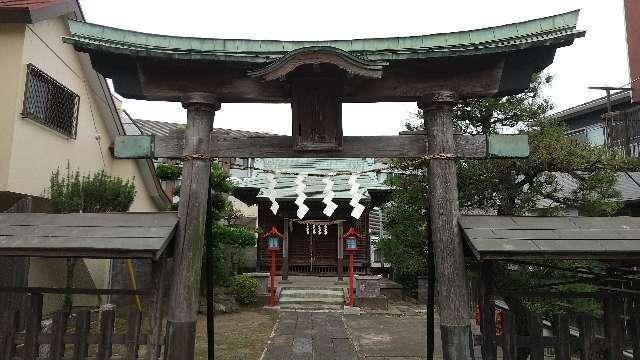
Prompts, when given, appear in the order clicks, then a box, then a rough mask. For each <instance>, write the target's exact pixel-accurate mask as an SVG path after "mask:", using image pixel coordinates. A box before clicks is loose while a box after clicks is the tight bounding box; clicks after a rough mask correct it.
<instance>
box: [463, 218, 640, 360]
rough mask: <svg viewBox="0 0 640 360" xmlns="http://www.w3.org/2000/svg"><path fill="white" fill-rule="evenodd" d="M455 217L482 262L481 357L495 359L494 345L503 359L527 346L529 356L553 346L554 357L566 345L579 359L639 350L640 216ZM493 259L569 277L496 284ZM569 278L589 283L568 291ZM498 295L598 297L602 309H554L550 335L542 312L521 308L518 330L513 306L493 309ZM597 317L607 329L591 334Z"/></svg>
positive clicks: (562, 355) (562, 301) (565, 354)
mask: <svg viewBox="0 0 640 360" xmlns="http://www.w3.org/2000/svg"><path fill="white" fill-rule="evenodd" d="M459 224H460V228H461V231H462V233H463V237H464V239H465V241H466V245H467V246H468V248H469V249H470V250H471V251H472V252H473V254H474V255H475V257H476V258H477V259H478V260H479V262H480V284H479V289H478V292H477V294H476V296H477V304H478V308H477V313H476V314H477V315H476V320H477V321H478V322H479V324H480V328H481V332H482V354H483V358H485V359H486V358H490V359H495V358H496V357H495V356H496V354H497V346H500V347H501V348H502V354H503V358H504V359H505V360H512V359H513V360H515V359H516V358H517V357H516V354H518V353H520V351H521V350H524V349H527V350H528V351H529V352H530V353H531V355H532V357H531V358H537V359H542V358H543V356H542V355H541V354H543V353H544V349H545V347H549V346H553V347H554V348H555V352H556V358H557V359H568V358H569V357H570V356H569V355H570V354H571V353H576V352H580V354H581V355H580V358H581V359H600V358H608V359H620V360H621V359H623V356H624V357H627V358H630V357H633V355H630V354H632V353H634V354H636V356H637V354H638V352H640V347H638V346H637V344H639V343H640V333H638V331H636V330H637V328H638V325H639V324H640V312H639V311H638V310H639V307H638V304H639V302H638V299H640V291H638V288H637V285H636V284H637V279H638V276H639V275H640V273H639V272H638V270H637V261H638V259H640V241H638V240H640V218H635V217H580V216H571V217H532V216H520V217H516V216H461V217H460V219H459ZM549 260H600V261H602V262H603V263H604V264H605V265H606V267H607V268H606V269H605V270H602V269H599V268H591V267H589V266H588V265H587V264H585V265H584V266H583V267H580V268H575V267H571V266H568V265H567V264H566V263H564V262H562V261H554V262H549ZM496 262H501V263H505V264H506V265H508V266H507V267H506V268H510V269H530V270H532V269H534V268H538V269H543V270H545V271H555V272H558V273H563V274H568V275H571V274H573V278H574V279H571V280H568V281H567V280H566V279H565V280H563V281H557V280H556V281H554V280H553V279H548V281H546V283H545V282H544V281H543V282H542V284H540V283H537V282H536V283H534V284H527V285H526V286H524V287H522V288H516V287H514V286H515V284H513V285H501V286H497V284H496V274H497V267H496ZM541 280H544V279H541ZM567 285H588V286H587V287H583V286H579V287H577V289H580V290H579V291H568V290H565V289H564V288H563V286H567ZM569 289H571V288H570V287H569ZM500 299H512V301H516V302H517V301H523V302H531V301H532V300H534V301H536V300H537V301H539V300H543V299H547V300H549V299H553V300H554V301H555V302H557V304H558V305H559V306H563V305H566V302H567V300H572V299H573V300H575V299H583V300H584V299H592V301H594V302H595V303H596V304H598V303H600V305H601V309H602V313H603V315H604V316H603V318H602V319H598V318H595V317H594V316H593V315H592V314H591V313H586V314H581V313H575V314H572V313H569V312H568V311H566V310H565V311H563V313H561V314H556V315H554V320H553V322H554V330H553V336H546V335H543V331H542V329H543V327H544V326H545V325H544V322H543V321H542V320H543V319H542V318H541V315H539V314H536V313H534V312H531V313H530V314H528V315H527V316H526V321H527V322H528V324H527V326H528V329H529V334H528V335H527V336H526V337H523V336H521V335H522V334H521V333H520V330H517V327H516V325H515V324H516V311H515V310H510V309H505V308H502V309H501V310H499V311H498V312H496V304H495V303H494V302H495V301H496V300H500ZM513 299H518V300H513ZM509 306H511V305H509ZM521 317H522V314H521ZM573 320H576V321H573ZM517 321H523V319H518V320H517ZM598 323H602V325H603V328H604V337H603V336H601V334H599V333H598V334H597V335H598V336H596V330H594V329H596V328H597V326H596V325H597V324H598ZM497 324H499V328H500V329H501V330H500V333H499V334H496V329H497V328H496V325H497ZM575 324H577V327H576V325H575ZM572 338H574V339H572ZM516 339H517V341H516ZM524 339H526V340H524ZM627 344H633V345H632V346H629V345H627ZM630 350H632V351H633V352H632V353H631V351H630ZM541 356H542V357H541ZM633 358H634V359H635V358H636V357H633Z"/></svg>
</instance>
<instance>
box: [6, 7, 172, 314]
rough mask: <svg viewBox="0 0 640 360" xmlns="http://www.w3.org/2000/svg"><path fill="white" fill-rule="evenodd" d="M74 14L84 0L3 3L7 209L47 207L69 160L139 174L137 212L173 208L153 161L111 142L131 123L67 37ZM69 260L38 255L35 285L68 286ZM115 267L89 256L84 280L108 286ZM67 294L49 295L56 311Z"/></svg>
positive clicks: (87, 167) (74, 166)
mask: <svg viewBox="0 0 640 360" xmlns="http://www.w3.org/2000/svg"><path fill="white" fill-rule="evenodd" d="M68 18H72V19H77V20H84V18H83V15H82V11H81V9H80V6H79V3H78V2H77V1H71V0H38V1H29V0H14V1H0V46H1V48H2V51H1V52H0V79H2V86H1V87H0V212H2V211H5V210H6V209H8V208H10V207H11V206H13V204H15V203H16V202H17V201H19V200H20V199H22V198H25V197H33V198H34V201H33V204H34V207H33V211H39V212H41V211H47V199H46V194H45V189H46V188H47V187H48V186H49V177H50V175H51V173H52V172H53V171H55V170H56V169H61V170H64V169H66V168H67V166H69V168H70V170H71V171H75V170H79V171H80V172H81V173H82V174H87V173H95V172H97V171H101V170H104V171H105V172H106V173H108V174H110V175H115V176H120V177H122V178H129V179H134V182H135V186H136V189H137V194H136V197H135V200H134V202H133V205H132V207H131V211H158V210H165V209H167V208H168V207H169V206H170V201H169V199H168V198H167V196H165V194H164V192H163V191H162V188H161V185H160V183H159V182H158V180H157V178H156V176H155V168H154V165H153V163H152V162H151V161H147V160H116V159H114V158H113V156H112V155H111V150H110V146H111V144H112V143H113V141H114V139H115V137H116V136H117V135H124V134H125V129H124V127H123V125H122V123H121V121H120V116H119V113H118V110H117V108H116V104H115V103H114V100H113V98H112V96H111V92H110V90H109V87H108V86H107V83H106V82H105V79H104V78H103V77H102V76H101V75H99V74H98V73H96V72H95V71H94V70H93V68H92V66H91V62H90V60H89V58H88V56H86V55H85V54H81V53H78V52H76V51H75V50H74V49H73V46H71V45H68V44H65V43H63V42H62V39H61V38H62V36H65V35H69V29H68V25H67V19H68ZM64 263H65V261H64V260H61V261H60V260H42V259H32V260H31V261H30V264H29V266H30V271H29V279H28V282H29V285H30V286H40V285H43V286H44V285H47V286H62V287H63V286H64V274H65V270H64V269H65V264H64ZM111 265H112V263H111V262H110V261H103V260H86V261H84V262H83V263H82V264H81V266H78V269H77V272H78V274H77V275H76V279H79V281H80V282H81V283H80V284H78V286H82V287H99V288H104V287H108V285H109V282H110V276H109V268H110V267H111ZM1 273H2V271H0V281H2V275H1ZM59 300H61V298H60V297H57V298H56V297H53V296H52V297H47V298H46V299H45V301H46V302H48V305H50V306H48V308H49V309H51V308H52V307H53V306H55V304H53V303H54V302H55V301H59ZM85 300H86V301H89V302H94V301H95V298H92V299H88V298H87V299H85ZM82 301H83V300H82V299H78V300H77V302H79V303H82Z"/></svg>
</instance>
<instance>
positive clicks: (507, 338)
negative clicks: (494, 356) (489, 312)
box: [502, 311, 518, 360]
mask: <svg viewBox="0 0 640 360" xmlns="http://www.w3.org/2000/svg"><path fill="white" fill-rule="evenodd" d="M517 339H518V330H517V328H516V319H515V316H513V314H512V313H511V312H509V311H504V312H503V313H502V358H503V359H504V360H516V359H517V358H518V356H517V355H518V346H517V344H516V340H517Z"/></svg>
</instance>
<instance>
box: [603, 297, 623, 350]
mask: <svg viewBox="0 0 640 360" xmlns="http://www.w3.org/2000/svg"><path fill="white" fill-rule="evenodd" d="M623 308H624V304H623V302H622V300H621V299H620V297H619V296H617V295H614V294H608V295H607V296H605V297H604V332H605V336H606V338H607V344H608V359H609V360H622V348H623V345H624V325H623V321H622V311H623Z"/></svg>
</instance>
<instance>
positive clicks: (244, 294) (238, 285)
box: [233, 275, 258, 305]
mask: <svg viewBox="0 0 640 360" xmlns="http://www.w3.org/2000/svg"><path fill="white" fill-rule="evenodd" d="M233 292H234V294H235V295H236V299H237V300H238V302H239V303H240V304H244V305H248V304H255V303H256V302H257V301H258V280H256V279H254V278H252V277H251V276H249V275H236V276H234V277H233Z"/></svg>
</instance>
